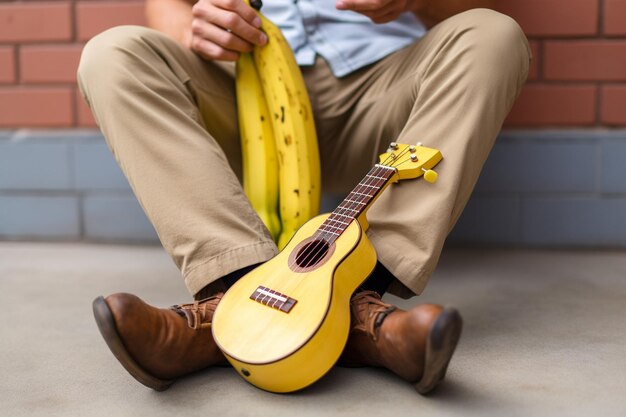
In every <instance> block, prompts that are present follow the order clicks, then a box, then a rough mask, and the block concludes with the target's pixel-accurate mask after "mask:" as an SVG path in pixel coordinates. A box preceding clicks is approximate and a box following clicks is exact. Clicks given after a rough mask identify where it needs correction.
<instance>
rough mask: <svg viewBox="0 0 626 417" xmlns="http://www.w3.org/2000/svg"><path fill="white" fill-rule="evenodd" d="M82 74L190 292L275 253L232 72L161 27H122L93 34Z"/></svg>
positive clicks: (82, 83) (103, 125)
mask: <svg viewBox="0 0 626 417" xmlns="http://www.w3.org/2000/svg"><path fill="white" fill-rule="evenodd" d="M231 72H232V71H231ZM78 77H79V84H80V88H81V91H82V93H83V95H84V96H85V98H86V100H87V101H88V103H89V105H90V107H91V109H92V112H93V114H94V116H95V118H96V120H97V122H98V124H99V126H100V128H101V130H102V132H103V133H104V136H105V137H106V140H107V143H108V145H109V147H110V148H111V150H112V152H113V154H114V156H115V158H116V160H117V162H118V163H119V165H120V167H121V168H122V170H123V171H124V174H125V175H126V177H127V178H128V181H129V183H130V185H131V187H132V189H133V191H134V192H135V195H136V196H137V199H138V200H139V202H140V204H141V205H142V207H143V209H144V211H145V212H146V214H147V216H148V218H149V219H150V221H151V222H152V224H153V225H154V227H155V229H156V231H157V233H158V235H159V238H160V239H161V242H162V244H163V246H164V248H165V249H166V251H167V252H168V253H169V254H170V255H171V257H172V258H173V260H174V262H175V263H176V265H177V266H178V267H179V268H180V270H181V271H182V274H183V276H184V279H185V284H186V286H187V288H188V290H189V292H190V293H191V294H195V293H196V292H198V291H199V290H200V289H202V288H203V287H204V286H205V285H207V284H209V283H211V282H213V281H215V280H216V279H218V278H219V277H222V276H224V275H226V274H228V273H229V272H232V271H235V270H237V269H240V268H243V267H245V266H248V265H251V264H255V263H259V262H264V261H266V260H268V259H270V258H271V257H273V256H274V255H275V254H276V253H277V249H276V246H275V245H274V243H273V241H272V239H271V237H270V235H269V233H268V231H267V230H266V228H265V226H264V225H263V223H262V222H261V220H260V219H259V218H258V216H257V215H256V213H255V212H254V210H253V209H252V207H251V206H250V203H249V202H248V200H247V198H246V197H245V194H244V193H243V190H242V188H241V184H240V182H239V180H238V178H237V176H238V175H239V176H240V173H241V166H240V164H241V162H240V161H241V155H240V147H239V134H238V130H237V117H236V106H235V97H234V82H233V77H232V73H229V71H228V70H226V69H224V67H223V66H220V65H217V64H215V63H209V62H206V61H203V60H201V59H200V58H198V57H197V56H196V55H195V54H193V53H192V52H190V51H188V50H186V49H185V48H183V47H182V46H180V45H179V44H177V43H176V42H175V41H173V40H171V39H170V38H168V37H166V36H164V35H163V34H160V33H159V32H156V31H153V30H150V29H146V28H141V27H133V26H123V27H118V28H114V29H111V30H109V31H107V32H104V33H103V34H101V35H99V36H97V37H96V38H94V39H93V40H92V41H90V42H89V44H88V45H87V46H86V47H85V50H84V52H83V56H82V58H81V63H80V67H79V71H78ZM229 161H230V162H229Z"/></svg>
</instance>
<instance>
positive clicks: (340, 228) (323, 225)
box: [320, 223, 345, 232]
mask: <svg viewBox="0 0 626 417" xmlns="http://www.w3.org/2000/svg"><path fill="white" fill-rule="evenodd" d="M322 227H332V228H333V229H337V230H345V228H343V227H338V226H332V225H330V224H326V223H323V224H322V225H321V226H320V229H321V228H322ZM329 232H330V230H329Z"/></svg>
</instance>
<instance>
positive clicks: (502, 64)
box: [449, 9, 532, 86]
mask: <svg viewBox="0 0 626 417" xmlns="http://www.w3.org/2000/svg"><path fill="white" fill-rule="evenodd" d="M449 20H451V21H452V20H453V22H451V23H454V25H455V33H456V34H457V35H459V36H458V37H457V39H458V40H459V42H461V43H462V45H463V51H464V58H466V59H468V60H470V61H471V60H474V61H476V63H477V64H479V65H478V67H479V68H480V69H481V70H482V71H483V72H485V73H486V74H485V75H487V76H488V77H497V75H498V74H500V73H501V74H503V75H505V76H506V77H507V78H511V79H513V80H516V81H517V82H518V84H519V85H520V86H521V85H522V84H523V83H524V81H525V80H526V76H527V75H528V69H529V66H530V60H531V58H532V57H531V52H530V47H529V45H528V40H527V39H526V35H525V34H524V32H523V31H522V29H521V28H520V26H519V25H518V23H517V22H516V21H515V20H514V19H512V18H511V17H509V16H507V15H504V14H502V13H498V12H496V11H494V10H490V9H472V10H468V11H466V12H464V13H460V14H458V15H456V16H454V17H452V18H451V19H449Z"/></svg>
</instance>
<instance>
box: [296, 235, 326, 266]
mask: <svg viewBox="0 0 626 417" xmlns="http://www.w3.org/2000/svg"><path fill="white" fill-rule="evenodd" d="M329 247H330V245H329V244H328V242H326V241H325V240H312V241H311V242H308V243H307V244H306V245H304V246H303V247H302V248H301V249H300V250H299V251H298V254H297V255H296V265H298V266H299V267H300V268H310V267H312V266H314V265H317V264H318V263H319V262H320V261H321V260H322V259H324V257H325V256H326V254H327V253H328V249H329Z"/></svg>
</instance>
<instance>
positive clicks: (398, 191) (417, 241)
mask: <svg viewBox="0 0 626 417" xmlns="http://www.w3.org/2000/svg"><path fill="white" fill-rule="evenodd" d="M529 58H530V53H529V49H528V44H527V41H526V38H525V36H524V34H523V33H522V31H521V30H520V29H519V26H518V25H517V24H516V23H515V22H514V21H513V20H511V19H510V18H508V17H506V16H503V15H501V14H498V13H496V12H493V11H490V10H484V9H477V10H472V11H469V12H465V13H462V14H460V15H457V16H454V17H452V18H450V19H448V20H446V21H444V22H442V23H440V24H439V25H437V26H436V27H434V28H433V29H432V30H431V31H429V32H428V34H427V35H426V36H425V37H424V38H423V39H421V40H420V41H418V42H417V43H416V44H414V45H412V46H411V47H409V48H405V49H403V50H401V51H399V52H397V53H395V54H393V55H391V56H389V57H387V58H385V59H384V60H382V61H380V62H378V63H376V64H374V65H372V66H370V67H367V68H365V69H363V70H360V71H358V72H356V73H354V74H352V75H350V76H348V77H346V78H342V79H336V78H334V77H332V75H331V74H330V73H329V71H328V68H327V67H326V66H325V65H321V64H320V65H316V68H314V69H305V70H304V74H305V78H306V81H307V85H308V87H309V89H310V90H311V92H312V97H313V98H312V101H313V104H314V107H315V112H316V113H315V114H316V119H317V124H318V131H319V132H318V133H319V136H320V147H321V153H322V155H323V160H324V167H323V172H324V183H325V187H326V189H327V190H334V191H339V190H340V191H343V192H345V190H346V189H347V188H352V187H353V186H354V185H356V183H357V181H358V180H359V179H360V178H361V177H362V176H363V175H364V174H365V173H366V172H367V170H368V169H369V168H370V167H371V165H372V164H373V163H374V162H375V160H376V157H377V155H378V154H379V153H380V152H383V151H384V150H385V149H386V148H387V145H388V144H389V142H391V141H397V142H400V143H416V142H422V143H423V144H424V145H425V146H430V147H434V148H437V149H440V150H441V152H442V154H443V156H444V160H443V161H442V162H441V163H440V164H439V166H438V167H437V171H438V172H439V174H440V175H439V180H438V182H437V183H435V184H428V183H426V182H425V181H423V180H412V181H403V182H401V183H398V184H396V185H394V186H392V187H390V189H388V191H386V192H385V193H384V194H383V195H382V196H381V198H380V199H379V200H378V201H377V202H376V203H375V204H374V206H373V207H372V208H371V210H370V211H369V213H368V219H369V222H370V226H371V227H370V230H369V232H368V235H369V237H370V239H371V240H372V242H373V244H374V246H375V247H376V250H377V253H378V257H379V260H380V261H381V262H382V263H383V264H384V265H385V266H386V267H387V268H388V269H389V270H390V271H391V272H392V273H393V274H394V276H396V277H397V278H398V279H399V282H398V281H396V282H394V283H393V284H392V285H391V287H390V288H389V291H390V292H392V293H395V294H397V295H400V296H405V297H408V296H411V295H413V294H419V293H420V292H421V291H422V290H423V288H424V286H425V285H426V282H427V280H428V278H429V276H430V275H431V273H432V271H433V270H434V268H435V265H436V263H437V261H438V258H439V254H440V252H441V249H442V246H443V243H444V240H445V237H446V236H447V234H448V233H449V231H450V230H451V229H452V227H453V225H454V223H455V222H456V220H457V219H458V217H459V215H460V214H461V211H462V210H463V208H464V206H465V204H466V202H467V200H468V199H469V196H470V194H471V191H472V189H473V187H474V185H475V183H476V181H477V179H478V176H479V174H480V171H481V169H482V166H483V163H484V161H485V159H486V158H487V155H488V154H489V151H490V150H491V147H492V145H493V142H494V140H495V138H496V136H497V134H498V132H499V130H500V128H501V126H502V122H503V120H504V118H505V117H506V115H507V113H508V112H509V110H510V108H511V106H512V104H513V102H514V100H515V98H516V97H517V95H518V94H519V92H520V89H521V87H522V85H523V83H524V81H525V79H526V76H527V73H528V66H529Z"/></svg>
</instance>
